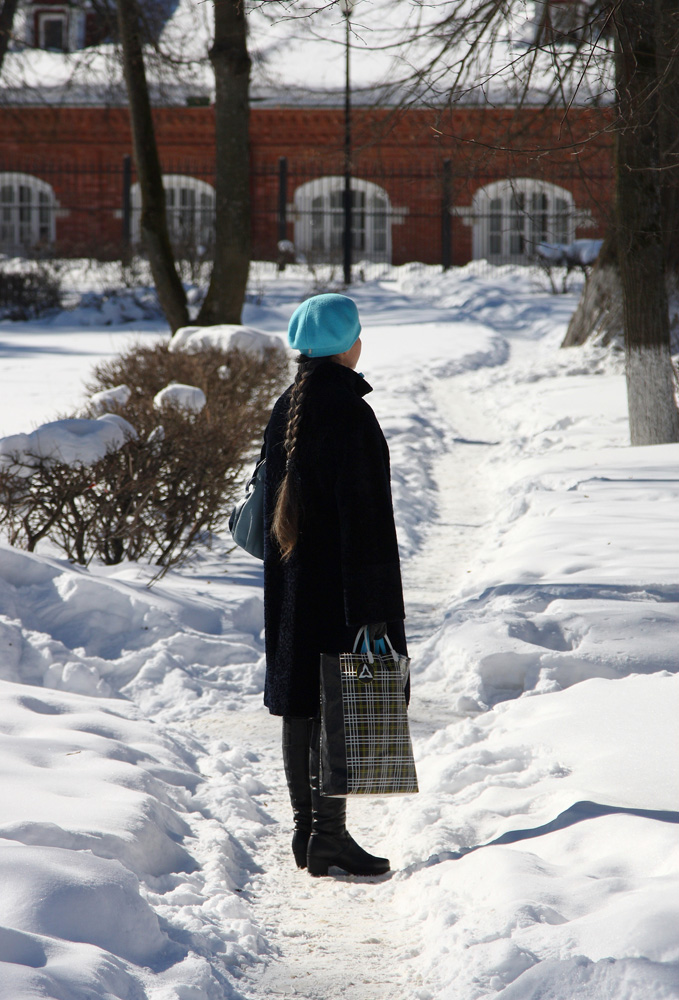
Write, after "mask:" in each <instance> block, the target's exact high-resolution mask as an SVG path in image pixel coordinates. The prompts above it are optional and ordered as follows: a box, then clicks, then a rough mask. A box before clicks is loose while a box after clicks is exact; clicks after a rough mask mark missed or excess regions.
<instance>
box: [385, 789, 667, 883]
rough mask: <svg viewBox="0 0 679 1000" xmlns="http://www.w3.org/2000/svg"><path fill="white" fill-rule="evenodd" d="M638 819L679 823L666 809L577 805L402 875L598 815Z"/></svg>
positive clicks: (442, 855)
mask: <svg viewBox="0 0 679 1000" xmlns="http://www.w3.org/2000/svg"><path fill="white" fill-rule="evenodd" d="M613 815H625V816H640V817H642V819H653V820H656V821H657V822H659V823H679V812H671V811H670V810H667V809H632V808H629V807H627V806H606V805H603V804H602V803H600V802H587V801H582V802H576V803H574V805H572V806H569V807H568V809H565V810H564V811H563V812H562V813H560V814H559V815H558V816H557V817H556V819H553V820H550V822H549V823H544V824H543V825H542V826H536V827H533V828H531V829H526V830H510V831H508V832H507V833H503V834H502V835H501V836H500V837H496V838H495V840H490V841H488V843H486V844H477V845H476V846H474V847H463V848H462V849H461V850H459V851H442V852H441V853H440V854H433V855H432V856H431V857H429V858H427V860H426V861H420V862H417V863H416V864H414V865H409V866H408V868H406V869H404V872H403V874H407V875H413V874H414V873H415V872H417V871H422V870H423V869H424V868H431V867H433V866H434V865H438V864H441V863H442V862H443V861H459V860H460V858H464V857H466V855H467V854H472V853H473V852H474V851H481V850H483V848H485V847H501V846H503V845H504V844H516V843H519V842H520V841H522V840H532V839H534V838H535V837H542V836H544V835H545V834H547V833H554V832H555V831H557V830H565V829H566V828H567V827H569V826H575V824H576V823H581V822H582V821H583V820H586V819H598V818H599V817H600V816H613Z"/></svg>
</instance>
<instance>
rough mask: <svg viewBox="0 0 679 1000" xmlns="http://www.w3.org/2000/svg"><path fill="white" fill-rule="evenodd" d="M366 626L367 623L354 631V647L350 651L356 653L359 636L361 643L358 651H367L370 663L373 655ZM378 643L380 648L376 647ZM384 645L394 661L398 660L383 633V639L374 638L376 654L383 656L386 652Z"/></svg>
mask: <svg viewBox="0 0 679 1000" xmlns="http://www.w3.org/2000/svg"><path fill="white" fill-rule="evenodd" d="M368 628H369V626H368V625H364V626H363V627H362V628H360V629H359V630H358V632H357V633H356V638H355V640H354V648H353V650H352V652H354V653H357V652H358V651H359V642H360V640H361V637H362V643H361V646H360V651H361V653H364V652H365V653H367V654H368V663H372V662H373V660H374V656H373V651H372V649H371V648H370V640H369V636H368ZM380 645H381V649H378V646H380ZM386 646H388V647H389V652H390V653H391V655H392V657H393V659H394V662H397V661H398V657H397V655H396V652H395V650H394V647H393V646H392V644H391V639H390V638H389V636H388V635H387V634H386V633H385V635H384V638H383V639H376V640H375V652H376V653H377V655H378V656H384V655H386V652H387V650H386Z"/></svg>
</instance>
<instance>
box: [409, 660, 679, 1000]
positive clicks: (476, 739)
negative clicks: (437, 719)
mask: <svg viewBox="0 0 679 1000" xmlns="http://www.w3.org/2000/svg"><path fill="white" fill-rule="evenodd" d="M678 709H679V678H677V677H676V676H667V675H662V674H661V675H655V676H653V677H629V678H626V679H625V680H622V681H620V682H618V683H616V684H615V685H611V684H610V682H608V681H605V680H591V681H587V682H585V683H583V684H580V685H578V686H577V687H574V688H571V689H570V690H568V691H566V692H560V693H557V694H549V695H544V696H542V697H540V698H530V699H524V700H520V701H514V702H511V703H505V704H503V705H502V706H498V707H497V708H496V709H495V710H494V711H493V712H490V713H487V714H485V715H483V716H482V717H480V718H479V719H476V720H474V721H468V722H467V723H465V724H464V725H462V726H452V727H450V728H449V729H448V730H447V731H440V732H438V733H437V734H436V735H435V736H434V737H432V738H431V740H429V741H428V743H426V744H425V745H424V746H423V747H422V748H421V751H420V753H421V756H420V759H419V761H418V771H419V775H420V787H421V794H420V798H419V800H418V801H417V802H414V801H410V800H408V801H405V802H404V804H403V805H402V806H401V808H400V809H399V810H398V811H396V810H394V812H393V814H392V822H393V823H394V830H393V831H392V838H393V840H394V842H398V843H400V844H401V845H407V846H406V848H405V857H404V861H405V863H406V866H405V868H404V870H403V871H402V872H401V873H400V874H399V875H397V876H396V879H397V880H399V881H400V882H403V885H402V886H400V887H399V888H398V890H397V896H396V898H397V900H398V903H399V906H401V907H402V908H404V910H409V911H410V917H411V919H412V920H414V921H415V922H418V923H419V922H422V925H423V933H422V940H423V941H424V953H423V955H422V963H423V966H424V970H425V975H426V978H427V982H428V984H430V986H431V987H432V989H433V993H432V995H436V996H446V997H447V996H452V995H455V996H464V997H470V998H474V997H486V996H493V997H496V996H499V997H505V993H503V992H502V990H503V989H504V988H507V987H509V984H513V985H512V988H511V991H510V990H509V989H507V993H506V996H508V997H512V998H513V997H523V996H536V997H537V996H540V997H542V996H550V997H552V996H553V997H554V998H559V1000H570V998H571V997H572V996H575V997H580V996H582V997H591V998H600V997H604V996H607V995H609V994H607V993H606V992H605V990H606V989H609V988H612V986H613V984H618V985H619V986H620V987H622V984H624V983H625V982H627V981H628V978H629V977H631V982H635V981H636V982H638V983H640V984H641V983H643V984H644V986H645V989H646V990H647V992H642V993H634V992H631V993H630V994H628V995H630V996H641V995H643V996H644V998H646V997H647V996H648V997H651V998H654V1000H655V998H657V997H666V996H672V995H673V994H672V992H668V990H671V987H672V986H676V984H677V982H678V981H679V980H678V979H677V967H676V962H677V957H678V955H679V949H678V946H677V939H676V932H675V929H676V926H677V921H678V920H679V874H677V871H676V866H674V865H673V864H672V862H670V860H669V859H670V858H672V857H675V858H676V855H677V851H678V850H679V841H678V839H677V822H678V819H679V816H678V814H677V813H676V812H674V811H672V810H673V809H674V808H675V806H676V802H677V796H678V794H679V777H678V776H677V774H676V770H675V771H674V772H669V773H668V771H667V764H668V762H669V761H671V760H672V758H673V754H674V751H673V743H674V729H675V726H674V721H673V720H674V719H675V718H676V712H677V710H678ZM661 774H664V775H666V777H667V780H664V781H658V776H659V775H661ZM484 845H486V846H484ZM402 850H403V847H402ZM423 858H426V859H427V860H426V861H424V862H423V861H422V860H421V859H423ZM442 946H443V947H442ZM583 955H586V956H587V958H586V959H583V958H582V957H581V956H583ZM642 955H643V956H644V960H643V961H639V959H640V956H642ZM593 963H594V964H595V965H596V964H597V963H601V965H600V966H599V967H593ZM618 963H621V964H620V965H618ZM579 968H581V969H582V976H581V978H580V979H579V980H576V982H579V985H578V988H577V991H575V992H570V989H571V984H570V983H569V982H568V980H567V979H566V978H565V975H566V972H567V970H569V969H570V970H571V971H573V970H577V969H579ZM528 970H530V973H529V972H528ZM578 975H580V974H578ZM524 977H525V986H524V985H523V984H524ZM635 977H637V978H635ZM587 984H589V985H587ZM541 990H542V992H540V991H541ZM588 990H590V992H588ZM550 991H552V992H550ZM599 991H603V992H599ZM611 995H616V996H617V995H619V994H618V993H614V994H611ZM620 995H622V994H620Z"/></svg>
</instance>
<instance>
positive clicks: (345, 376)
mask: <svg viewBox="0 0 679 1000" xmlns="http://www.w3.org/2000/svg"><path fill="white" fill-rule="evenodd" d="M316 373H317V376H320V377H321V378H323V379H328V380H330V381H332V382H335V383H339V384H341V385H344V386H346V387H347V388H348V389H351V390H352V391H353V392H355V393H356V395H357V396H367V395H368V393H369V392H372V391H373V387H372V386H371V385H370V383H369V382H367V381H366V379H364V378H363V376H362V375H359V374H358V372H355V371H354V370H353V368H347V366H346V365H340V364H338V363H337V361H327V362H326V363H324V364H321V365H319V366H318V368H317V369H316Z"/></svg>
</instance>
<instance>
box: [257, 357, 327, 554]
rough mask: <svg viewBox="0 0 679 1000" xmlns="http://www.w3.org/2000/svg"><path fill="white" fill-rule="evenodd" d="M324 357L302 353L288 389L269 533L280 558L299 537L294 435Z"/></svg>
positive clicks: (293, 546) (297, 430)
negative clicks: (282, 467)
mask: <svg viewBox="0 0 679 1000" xmlns="http://www.w3.org/2000/svg"><path fill="white" fill-rule="evenodd" d="M325 360H327V359H326V358H314V359H313V360H312V359H311V358H307V357H306V356H305V355H304V354H301V355H300V356H299V357H298V358H297V365H298V368H297V375H296V376H295V381H294V383H293V386H292V390H291V392H290V406H289V408H288V422H287V425H286V428H285V437H284V439H283V447H284V448H285V458H286V463H285V474H284V476H283V479H282V480H281V484H280V486H279V487H278V493H277V494H276V506H275V508H274V515H273V521H272V524H271V534H272V535H273V537H274V538H275V540H276V541H277V543H278V547H279V549H280V553H281V558H282V559H283V561H285V560H287V559H289V558H290V556H291V555H292V551H293V549H294V548H295V545H296V544H297V539H298V538H299V521H300V513H301V507H302V504H301V498H300V489H299V473H298V471H297V466H296V462H295V452H296V450H297V438H298V436H299V428H300V424H301V422H302V412H303V409H304V397H305V395H306V389H307V386H308V383H309V379H310V377H311V375H312V373H313V372H314V370H315V369H316V368H317V367H318V365H319V363H320V362H322V361H325Z"/></svg>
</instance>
